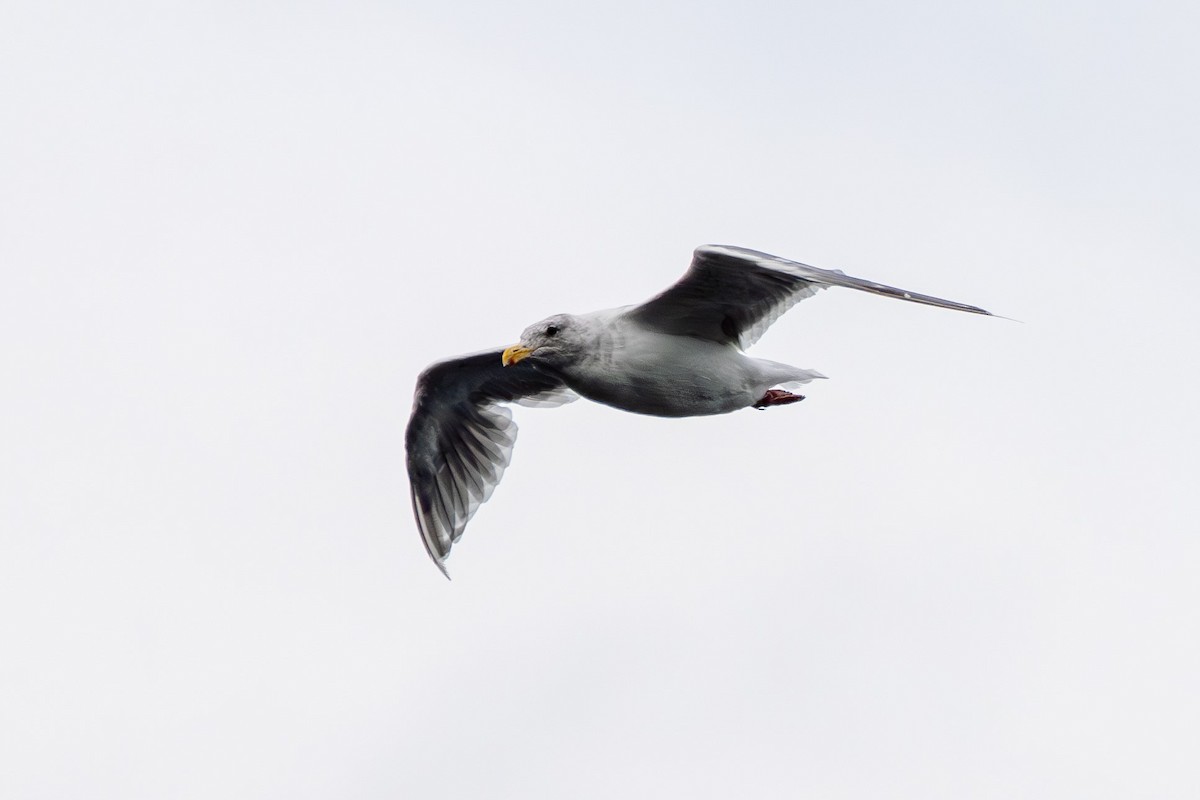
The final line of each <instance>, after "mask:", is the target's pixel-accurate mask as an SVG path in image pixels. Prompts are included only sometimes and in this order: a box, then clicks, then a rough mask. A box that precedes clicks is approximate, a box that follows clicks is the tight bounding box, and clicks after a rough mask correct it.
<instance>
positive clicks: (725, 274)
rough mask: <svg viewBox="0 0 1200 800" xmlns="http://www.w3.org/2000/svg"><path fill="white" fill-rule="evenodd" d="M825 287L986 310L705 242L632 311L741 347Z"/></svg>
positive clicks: (659, 326)
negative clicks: (682, 269) (665, 285)
mask: <svg viewBox="0 0 1200 800" xmlns="http://www.w3.org/2000/svg"><path fill="white" fill-rule="evenodd" d="M827 286H845V287H848V288H851V289H859V290H861V291H865V292H871V293H872V294H879V295H884V296H886V297H895V298H897V299H899V300H907V301H909V302H912V303H924V304H925V305H931V306H939V307H941V308H950V309H955V310H957V311H968V312H971V313H973V314H987V313H988V312H987V311H984V310H983V309H982V308H976V307H975V306H969V305H966V304H964V303H956V302H954V301H953V300H942V299H941V298H938V297H930V296H929V295H924V294H917V293H916V292H906V291H905V290H903V289H897V288H895V287H894V286H886V285H884V284H882V283H874V282H872V281H865V280H862V279H861V278H853V277H851V276H849V275H846V274H845V273H843V272H841V271H839V270H825V269H818V268H817V267H810V266H809V265H807V264H801V263H800V262H798V261H788V260H787V259H784V258H779V257H778V256H772V255H768V254H767V253H760V252H758V251H757V250H748V249H746V248H743V247H727V246H724V245H704V246H703V247H698V248H696V252H695V253H694V254H693V257H692V265H691V267H689V268H688V271H687V272H686V273H685V274H684V276H683V277H682V278H680V279H679V281H678V282H677V283H676V284H675V285H674V286H671V287H670V288H669V289H667V290H666V291H664V292H662V293H661V294H659V295H658V296H657V297H654V298H652V299H651V300H648V301H647V302H645V303H643V304H642V305H640V306H637V307H635V308H633V309H631V310H630V311H629V312H628V314H629V316H630V317H631V318H633V319H636V320H637V321H638V322H639V323H641V324H642V325H645V326H646V327H649V328H654V329H655V330H659V331H662V332H663V333H673V334H676V335H680V336H694V337H696V338H699V339H707V340H709V341H714V342H721V343H724V344H733V345H737V346H738V347H741V348H743V349H745V348H747V347H749V346H750V345H752V344H754V342H756V341H758V339H759V337H760V336H762V334H763V333H764V332H765V331H766V329H767V328H768V327H769V326H770V325H771V323H773V322H774V321H775V320H776V319H778V318H779V317H780V315H782V314H783V313H784V312H785V311H787V310H788V309H789V308H791V307H792V306H794V305H795V304H796V303H798V302H800V301H801V300H803V299H804V298H806V297H811V296H813V295H814V294H816V293H817V291H819V290H820V289H824V288H826V287H827Z"/></svg>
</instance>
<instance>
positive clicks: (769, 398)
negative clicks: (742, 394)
mask: <svg viewBox="0 0 1200 800" xmlns="http://www.w3.org/2000/svg"><path fill="white" fill-rule="evenodd" d="M803 399H804V395H802V394H792V393H791V392H787V391H784V390H783V389H768V390H767V393H766V394H764V395H763V396H762V399H761V400H759V401H758V402H757V403H755V404H754V407H755V408H757V409H758V410H759V411H762V410H763V409H764V408H766V407H767V406H787V405H791V404H792V403H799V402H800V401H801V400H803Z"/></svg>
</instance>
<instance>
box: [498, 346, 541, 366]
mask: <svg viewBox="0 0 1200 800" xmlns="http://www.w3.org/2000/svg"><path fill="white" fill-rule="evenodd" d="M535 349H537V348H529V347H523V346H521V345H519V344H514V345H513V346H512V347H510V348H508V349H507V350H505V351H504V355H502V356H500V362H501V363H502V364H504V366H506V367H511V366H512V365H513V364H516V363H517V362H519V361H523V360H525V359H526V358H528V357H529V356H530V355H531V354H532V353H533V351H534V350H535Z"/></svg>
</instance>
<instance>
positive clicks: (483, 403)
mask: <svg viewBox="0 0 1200 800" xmlns="http://www.w3.org/2000/svg"><path fill="white" fill-rule="evenodd" d="M828 286H846V287H849V288H851V289H860V290H862V291H864V292H871V293H872V294H880V295H884V296H886V297H895V298H898V299H900V300H908V301H910V302H913V303H924V304H925V305H930V306H939V307H941V308H951V309H955V310H958V311H968V312H970V313H972V314H988V313H989V312H987V311H984V310H983V309H982V308H976V307H975V306H969V305H965V304H963V303H956V302H953V301H951V300H942V299H940V298H937V297H930V296H928V295H923V294H917V293H916V292H906V291H904V290H903V289H896V288H894V287H891V286H884V285H883V284H881V283H873V282H871V281H865V280H862V279H860V278H852V277H850V276H849V275H846V274H845V273H843V272H841V271H840V270H824V269H818V268H816V267H810V266H808V265H807V264H801V263H798V262H796V261H788V260H786V259H783V258H779V257H778V256H772V255H768V254H766V253H760V252H758V251H756V250H747V249H745V248H741V247H727V246H724V245H704V246H703V247H699V248H697V249H696V251H695V253H694V254H693V257H692V264H691V267H689V269H688V271H687V273H686V274H684V276H683V277H682V278H681V279H680V280H679V282H678V283H676V284H675V285H674V286H671V287H670V288H669V289H667V290H666V291H664V292H663V293H662V294H660V295H658V296H657V297H654V298H652V299H651V300H648V301H647V302H645V303H642V304H641V305H638V306H624V307H622V308H612V309H607V310H604V311H595V312H592V313H590V314H557V315H555V316H553V317H548V318H546V319H544V320H542V321H541V322H538V323H535V324H533V325H531V326H529V327H528V328H526V329H525V332H524V333H522V334H521V341H520V342H519V343H518V344H514V345H512V346H511V347H508V348H504V349H492V350H485V351H484V352H482V353H476V354H474V355H468V356H462V357H460V358H451V359H447V360H445V361H439V362H437V363H435V364H432V365H430V366H429V367H428V368H426V370H425V371H424V372H422V373H421V375H420V377H418V378H417V388H416V393H415V397H414V399H413V411H412V417H411V418H410V419H409V422H408V431H407V433H406V436H405V443H406V446H407V450H408V479H409V484H410V488H411V494H412V505H413V513H414V514H415V516H416V520H417V527H418V528H419V529H420V531H421V538H422V539H423V540H424V542H425V549H426V550H427V551H428V552H429V555H430V557H431V558H432V559H433V561H434V563H435V564H437V566H438V568H439V569H440V570H441V571H442V572H443V573H444V574H446V576H447V577H449V573H447V572H446V563H445V562H446V558H447V557H448V556H449V555H450V548H451V547H452V546H453V545H454V543H455V542H457V541H458V540H459V539H460V538H461V537H462V533H463V530H464V529H465V528H466V525H467V521H468V520H470V519H471V516H472V515H473V514H474V513H475V512H476V510H478V508H479V506H480V505H481V504H482V503H484V502H485V501H486V500H487V499H488V498H489V497H490V496H491V494H492V491H493V490H494V489H495V488H496V484H498V483H499V482H500V476H501V475H502V474H503V473H504V468H505V467H507V466H508V462H509V458H510V456H511V454H512V448H513V443H514V442H515V441H516V438H517V426H516V423H514V422H513V421H512V414H511V413H510V412H509V410H508V408H506V407H505V405H504V404H506V403H517V404H518V405H525V406H555V405H561V404H562V403H567V402H571V401H572V400H575V399H577V398H578V397H586V398H587V399H589V400H594V401H595V402H597V403H604V404H605V405H609V406H613V407H614V408H619V409H622V410H624V411H632V412H634V413H637V414H651V415H654V416H660V417H694V416H702V415H706V414H726V413H729V412H730V411H737V410H738V409H741V408H758V409H763V408H767V407H769V406H781V405H787V404H790V403H795V402H798V401H800V400H803V399H804V396H803V395H799V394H793V393H792V391H791V390H792V389H795V388H797V387H798V386H799V385H800V384H804V383H808V382H809V381H811V380H813V379H814V378H823V377H825V376H824V375H821V374H820V373H819V372H816V371H813V370H807V369H800V368H799V367H792V366H789V365H787V364H780V363H777V362H775V361H766V360H763V359H759V358H750V357H749V356H746V355H743V353H742V351H743V350H745V349H746V348H748V347H749V346H750V345H752V344H754V343H755V342H756V341H758V338H759V337H760V336H762V334H763V332H765V331H766V329H767V327H768V326H770V325H771V323H773V322H774V321H775V320H776V319H778V318H779V316H780V315H781V314H783V312H785V311H787V310H788V309H789V308H791V307H792V306H794V305H795V304H796V303H798V302H799V301H801V300H803V299H804V298H806V297H811V296H812V295H814V294H816V293H817V291H818V290H820V289H824V288H826V287H828Z"/></svg>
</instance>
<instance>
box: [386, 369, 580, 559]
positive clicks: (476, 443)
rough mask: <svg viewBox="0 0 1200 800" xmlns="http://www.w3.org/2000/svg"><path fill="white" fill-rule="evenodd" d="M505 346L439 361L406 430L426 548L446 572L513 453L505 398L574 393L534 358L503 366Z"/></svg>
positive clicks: (561, 398)
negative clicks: (533, 361) (448, 561)
mask: <svg viewBox="0 0 1200 800" xmlns="http://www.w3.org/2000/svg"><path fill="white" fill-rule="evenodd" d="M501 352H502V351H501V350H489V351H486V352H483V353H476V354H474V355H469V356H463V357H461V358H453V359H448V360H446V361H439V362H437V363H436V364H433V365H431V366H430V367H428V368H427V369H426V370H425V371H424V372H422V373H421V375H420V377H419V378H417V389H416V393H415V395H414V398H413V412H412V417H411V418H410V419H409V422H408V431H407V432H406V434H405V444H406V447H407V450H408V480H409V486H410V492H411V495H412V504H413V513H414V514H415V516H416V519H417V527H419V528H420V530H421V538H422V540H423V541H424V542H425V549H426V550H427V551H428V552H429V556H430V557H431V558H432V559H433V560H434V563H436V564H437V565H438V568H439V569H441V570H442V572H443V573H445V572H446V567H445V564H444V563H443V562H444V561H445V559H446V556H447V555H449V553H450V548H451V546H453V544H454V543H455V542H457V541H458V540H459V538H460V537H461V536H462V532H463V529H464V528H465V527H466V525H467V521H468V520H470V519H471V516H472V515H473V514H474V513H475V511H476V509H478V508H479V506H480V504H482V503H483V502H484V501H485V500H487V499H488V497H490V496H491V494H492V490H494V489H495V488H496V484H497V483H499V482H500V477H501V475H503V474H504V468H505V467H507V466H508V462H509V458H510V457H511V455H512V447H513V443H514V442H515V441H516V438H517V426H516V423H514V422H513V421H512V414H511V413H510V412H509V410H508V409H507V408H505V407H504V406H502V405H500V404H501V403H512V402H516V403H521V404H523V405H558V404H561V403H564V402H569V401H570V400H573V399H574V398H575V396H574V394H573V393H572V392H571V391H570V390H569V389H567V388H566V387H564V386H563V383H562V380H561V379H559V378H558V377H556V376H554V375H550V374H546V373H544V372H541V371H539V370H538V369H537V368H536V367H535V366H534V365H533V364H531V363H528V362H522V363H520V364H515V365H513V366H511V367H505V366H503V365H502V364H501V363H500V356H501ZM447 577H449V575H448V574H447Z"/></svg>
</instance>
